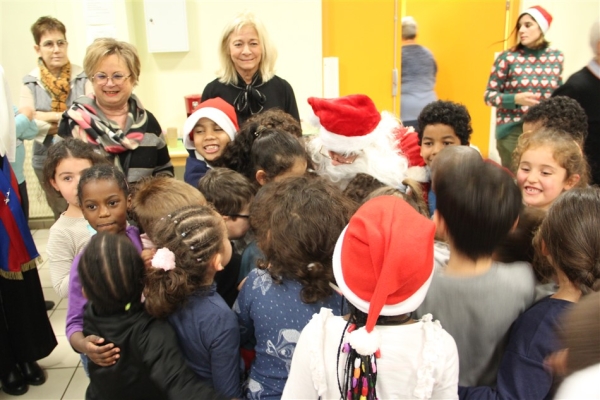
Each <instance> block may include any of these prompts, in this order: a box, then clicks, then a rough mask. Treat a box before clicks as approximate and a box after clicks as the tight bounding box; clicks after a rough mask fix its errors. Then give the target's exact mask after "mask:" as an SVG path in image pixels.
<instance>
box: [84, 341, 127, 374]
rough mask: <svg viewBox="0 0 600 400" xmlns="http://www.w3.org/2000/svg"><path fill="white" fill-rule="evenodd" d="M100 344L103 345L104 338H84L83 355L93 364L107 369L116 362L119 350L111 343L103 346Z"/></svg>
mask: <svg viewBox="0 0 600 400" xmlns="http://www.w3.org/2000/svg"><path fill="white" fill-rule="evenodd" d="M102 343H104V338H101V337H98V336H96V335H89V336H86V337H85V354H86V355H87V356H88V358H89V359H90V360H91V361H92V362H93V363H94V364H96V365H99V366H101V367H108V366H110V365H113V364H114V363H116V362H117V360H118V359H119V352H120V351H121V349H119V348H118V347H115V345H114V344H112V343H109V344H105V345H104V346H102Z"/></svg>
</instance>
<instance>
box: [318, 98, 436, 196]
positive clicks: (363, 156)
mask: <svg viewBox="0 0 600 400" xmlns="http://www.w3.org/2000/svg"><path fill="white" fill-rule="evenodd" d="M308 103H309V104H310V105H311V107H312V109H313V111H314V113H315V115H316V117H317V118H318V120H319V134H318V135H317V136H315V137H314V138H313V139H312V140H310V141H309V142H308V145H307V149H308V152H309V154H310V156H311V158H312V160H313V162H314V165H315V170H316V172H317V173H318V174H319V175H322V176H325V177H327V178H329V179H330V180H331V181H332V182H334V183H336V184H338V185H339V186H340V187H341V188H342V189H344V188H345V187H346V186H347V185H348V182H350V181H351V180H352V179H353V178H354V177H355V176H356V174H358V173H360V172H362V173H365V174H369V175H371V176H372V177H374V178H375V179H377V180H379V181H380V182H382V183H384V184H386V185H389V186H392V187H395V188H400V189H403V188H404V185H403V184H402V181H403V180H404V179H405V178H407V177H410V178H412V179H415V180H417V181H420V182H423V181H426V172H425V168H424V167H423V166H424V165H425V163H424V162H423V159H422V158H421V157H420V152H419V146H418V138H417V137H416V136H417V135H416V134H413V133H412V132H413V130H412V128H404V127H403V126H402V124H401V123H400V122H399V121H398V119H396V117H395V116H394V115H393V114H391V113H389V112H386V111H384V112H382V113H379V111H377V108H376V107H375V104H374V103H373V101H372V100H371V99H370V98H369V97H368V96H365V95H362V94H355V95H350V96H344V97H339V98H335V99H321V98H316V97H311V98H309V99H308ZM413 139H414V140H413Z"/></svg>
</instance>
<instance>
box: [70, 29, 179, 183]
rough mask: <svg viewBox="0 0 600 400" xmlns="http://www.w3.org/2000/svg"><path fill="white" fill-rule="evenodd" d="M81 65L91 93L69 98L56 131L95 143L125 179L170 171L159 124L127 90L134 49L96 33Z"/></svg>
mask: <svg viewBox="0 0 600 400" xmlns="http://www.w3.org/2000/svg"><path fill="white" fill-rule="evenodd" d="M83 67H84V69H85V72H86V74H87V76H88V77H90V80H91V81H92V85H93V88H94V94H92V95H88V96H83V97H80V98H78V99H77V100H75V101H74V102H73V105H72V106H71V108H69V109H68V110H67V112H65V114H64V115H63V119H62V121H61V123H60V127H59V129H58V133H59V135H60V136H62V137H70V136H73V137H75V138H78V139H81V140H83V141H84V142H87V143H91V144H92V145H94V146H98V147H99V148H100V150H101V151H102V153H103V154H104V155H106V157H108V158H109V159H110V160H111V161H112V162H114V164H115V165H116V166H117V167H119V168H120V169H121V170H122V171H123V173H124V174H125V176H126V177H127V181H128V182H130V183H135V182H138V181H139V180H140V179H142V178H144V177H146V176H154V175H168V176H173V165H172V164H171V158H170V157H169V150H168V149H167V145H166V143H165V140H164V137H163V134H162V129H161V127H160V124H159V123H158V121H157V120H156V118H155V117H154V115H152V113H150V112H149V111H148V110H146V109H145V108H144V107H143V105H142V103H141V102H140V100H139V99H138V98H137V97H136V96H135V95H134V94H133V88H134V86H135V85H136V84H137V83H138V80H139V76H140V59H139V57H138V54H137V50H136V49H135V47H133V46H132V45H131V44H129V43H125V42H120V41H117V40H115V39H111V38H102V39H96V40H95V41H94V43H92V44H91V45H90V46H89V47H88V48H87V52H86V54H85V58H84V60H83Z"/></svg>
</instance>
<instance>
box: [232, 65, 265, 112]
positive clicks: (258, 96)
mask: <svg viewBox="0 0 600 400" xmlns="http://www.w3.org/2000/svg"><path fill="white" fill-rule="evenodd" d="M238 82H241V83H242V84H244V83H245V82H244V79H243V78H242V77H241V76H240V75H239V74H238ZM263 84H264V83H263V81H262V79H261V77H260V73H259V72H257V73H256V74H254V76H253V77H252V81H251V82H250V83H249V84H247V85H245V86H244V87H241V86H236V85H232V86H233V87H234V88H236V89H240V90H241V91H240V93H239V94H238V95H237V97H236V98H235V100H233V106H234V107H235V110H236V111H237V112H238V113H240V114H241V115H248V116H251V115H254V114H258V113H259V112H261V111H262V109H263V107H264V106H263V105H264V104H265V101H267V96H265V95H264V94H263V93H261V92H260V91H258V89H257V88H259V87H261V86H262V85H263Z"/></svg>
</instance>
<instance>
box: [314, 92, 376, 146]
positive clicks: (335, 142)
mask: <svg viewBox="0 0 600 400" xmlns="http://www.w3.org/2000/svg"><path fill="white" fill-rule="evenodd" d="M308 104H310V106H311V107H312V109H313V111H314V113H315V115H316V116H317V117H318V118H319V123H320V124H321V127H320V138H321V142H322V143H323V147H325V148H326V149H327V150H331V151H335V152H336V153H340V154H346V153H355V152H358V151H360V150H362V149H364V148H365V147H367V146H368V145H370V144H371V143H372V142H374V141H376V140H377V135H376V132H377V128H378V126H379V124H380V122H381V114H380V113H379V111H377V108H376V107H375V104H374V103H373V100H371V99H370V98H369V97H368V96H365V95H364V94H353V95H350V96H344V97H338V98H335V99H321V98H317V97H309V98H308Z"/></svg>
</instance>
